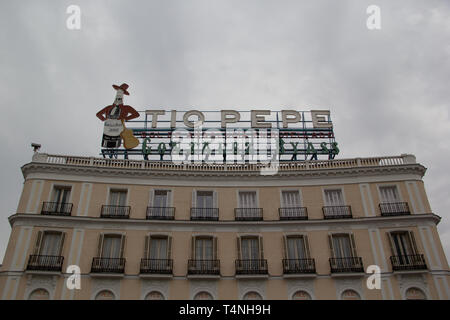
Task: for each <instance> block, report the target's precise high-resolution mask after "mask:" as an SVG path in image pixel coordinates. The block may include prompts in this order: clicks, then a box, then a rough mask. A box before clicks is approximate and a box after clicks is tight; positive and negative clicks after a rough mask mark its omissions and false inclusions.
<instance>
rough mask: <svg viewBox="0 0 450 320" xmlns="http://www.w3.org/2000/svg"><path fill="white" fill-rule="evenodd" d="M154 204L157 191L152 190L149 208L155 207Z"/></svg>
mask: <svg viewBox="0 0 450 320" xmlns="http://www.w3.org/2000/svg"><path fill="white" fill-rule="evenodd" d="M154 202H155V189H151V190H150V195H149V199H148V206H149V207H153V203H154Z"/></svg>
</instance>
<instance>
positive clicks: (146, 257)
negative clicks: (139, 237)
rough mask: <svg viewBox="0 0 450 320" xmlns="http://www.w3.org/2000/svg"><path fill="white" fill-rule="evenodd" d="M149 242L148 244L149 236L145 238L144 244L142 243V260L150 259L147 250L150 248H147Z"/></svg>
mask: <svg viewBox="0 0 450 320" xmlns="http://www.w3.org/2000/svg"><path fill="white" fill-rule="evenodd" d="M149 242H150V236H148V235H147V236H145V242H144V259H148V258H149V257H150V255H149V252H148V249H149V248H150V246H149Z"/></svg>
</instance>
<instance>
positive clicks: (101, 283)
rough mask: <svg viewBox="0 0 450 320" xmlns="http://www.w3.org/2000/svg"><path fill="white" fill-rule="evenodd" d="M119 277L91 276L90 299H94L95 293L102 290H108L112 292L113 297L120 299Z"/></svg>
mask: <svg viewBox="0 0 450 320" xmlns="http://www.w3.org/2000/svg"><path fill="white" fill-rule="evenodd" d="M120 280H121V279H112V278H94V277H91V300H95V297H96V296H97V294H98V293H99V292H100V291H102V290H109V291H111V292H112V293H113V294H114V299H115V300H119V299H120V284H121V281H120Z"/></svg>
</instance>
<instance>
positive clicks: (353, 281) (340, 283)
mask: <svg viewBox="0 0 450 320" xmlns="http://www.w3.org/2000/svg"><path fill="white" fill-rule="evenodd" d="M365 281H366V278H365V277H362V278H336V279H335V282H334V283H335V286H336V299H338V300H342V293H343V292H344V291H345V290H348V289H351V290H354V291H356V292H357V293H358V294H359V296H360V297H361V300H364V299H365V298H364V294H363V292H364V290H363V282H365Z"/></svg>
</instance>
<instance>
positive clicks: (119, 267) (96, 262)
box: [91, 257, 125, 273]
mask: <svg viewBox="0 0 450 320" xmlns="http://www.w3.org/2000/svg"><path fill="white" fill-rule="evenodd" d="M124 271H125V258H100V257H95V258H93V259H92V266H91V272H92V273H124Z"/></svg>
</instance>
